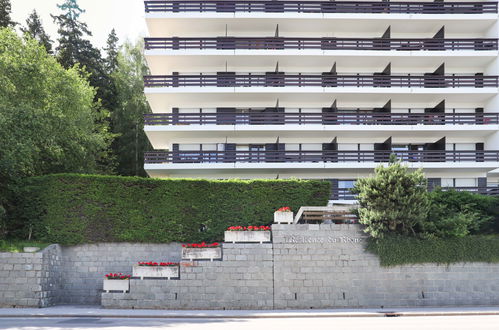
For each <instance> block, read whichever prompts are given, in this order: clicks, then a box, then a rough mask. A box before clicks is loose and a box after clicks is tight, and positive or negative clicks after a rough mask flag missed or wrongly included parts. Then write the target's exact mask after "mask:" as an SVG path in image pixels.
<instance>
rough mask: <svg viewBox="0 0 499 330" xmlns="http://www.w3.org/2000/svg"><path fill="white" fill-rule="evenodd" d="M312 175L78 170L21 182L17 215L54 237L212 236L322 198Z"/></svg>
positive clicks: (70, 240) (323, 185)
mask: <svg viewBox="0 0 499 330" xmlns="http://www.w3.org/2000/svg"><path fill="white" fill-rule="evenodd" d="M329 191H330V184H329V182H326V181H314V180H310V181H308V180H249V181H248V180H246V181H245V180H190V179H167V180H161V179H148V178H137V177H117V176H98V175H78V174H57V175H47V176H40V177H33V178H29V179H26V180H25V181H24V185H23V188H22V189H21V190H20V193H19V196H18V199H19V200H20V204H19V205H18V208H17V210H18V212H19V213H18V218H17V220H18V221H22V223H23V225H24V231H23V232H22V235H24V236H25V235H26V233H27V231H28V229H27V228H28V227H30V225H32V227H33V238H34V239H38V240H43V241H48V242H56V243H60V244H66V245H67V244H79V243H88V242H125V241H127V242H157V243H167V242H172V241H180V242H189V241H190V242H193V241H194V242H196V241H199V242H200V241H207V242H213V241H216V240H221V239H222V238H223V232H224V231H225V229H226V228H227V227H228V226H231V225H232V226H237V225H246V224H248V223H252V224H254V225H255V226H257V225H258V226H260V225H268V224H270V223H271V222H272V220H273V212H274V211H275V210H276V209H277V208H279V207H281V206H282V205H289V206H290V207H291V208H293V209H296V210H297V209H298V208H299V207H300V206H303V205H318V206H321V205H326V203H327V200H328V197H329Z"/></svg>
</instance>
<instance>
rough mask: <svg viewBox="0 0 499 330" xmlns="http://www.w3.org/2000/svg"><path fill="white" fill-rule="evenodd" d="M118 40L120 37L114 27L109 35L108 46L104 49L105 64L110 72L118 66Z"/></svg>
mask: <svg viewBox="0 0 499 330" xmlns="http://www.w3.org/2000/svg"><path fill="white" fill-rule="evenodd" d="M118 41H119V39H118V36H117V35H116V31H115V30H114V29H112V30H111V33H109V36H108V37H107V42H106V47H105V48H104V51H105V52H106V57H105V59H104V65H105V69H106V72H107V73H108V74H111V73H113V72H114V71H115V70H116V68H117V67H118Z"/></svg>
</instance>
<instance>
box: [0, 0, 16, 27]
mask: <svg viewBox="0 0 499 330" xmlns="http://www.w3.org/2000/svg"><path fill="white" fill-rule="evenodd" d="M11 12H12V6H11V4H10V0H0V27H14V26H16V25H17V23H16V22H14V21H12V19H11V18H10V13H11Z"/></svg>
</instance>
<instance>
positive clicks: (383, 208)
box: [353, 162, 429, 237]
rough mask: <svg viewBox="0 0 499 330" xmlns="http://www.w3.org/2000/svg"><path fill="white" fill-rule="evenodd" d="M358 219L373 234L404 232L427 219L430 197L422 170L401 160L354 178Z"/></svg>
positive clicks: (404, 233)
mask: <svg viewBox="0 0 499 330" xmlns="http://www.w3.org/2000/svg"><path fill="white" fill-rule="evenodd" d="M353 192H354V193H357V194H358V202H359V209H358V214H359V222H360V223H362V224H364V225H366V229H365V231H366V232H367V233H369V234H370V235H371V236H372V237H382V236H383V235H384V234H385V233H388V232H392V233H399V234H403V235H407V234H410V233H415V231H414V228H415V227H416V226H417V225H419V224H420V223H421V222H422V221H423V220H425V219H426V215H427V213H428V207H429V201H428V193H427V186H426V179H425V178H424V175H423V172H422V171H421V170H416V171H410V170H409V169H408V167H407V166H405V165H402V164H400V162H394V163H391V164H390V165H389V166H387V167H385V166H383V165H381V166H379V167H377V168H376V169H375V175H374V176H373V177H368V178H361V179H359V180H357V183H356V185H355V188H354V189H353Z"/></svg>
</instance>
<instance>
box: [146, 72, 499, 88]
mask: <svg viewBox="0 0 499 330" xmlns="http://www.w3.org/2000/svg"><path fill="white" fill-rule="evenodd" d="M144 85H145V87H193V86H197V87H287V86H294V87H380V88H389V87H409V88H410V87H414V88H456V87H475V88H482V87H498V86H499V85H498V76H483V75H476V76H465V75H463V76H454V75H446V76H436V75H427V76H423V75H418V76H412V75H382V74H373V75H365V74H363V75H360V74H358V75H336V74H285V73H282V74H281V73H266V74H265V73H263V74H262V73H249V74H231V73H223V74H183V75H165V76H160V75H154V76H144Z"/></svg>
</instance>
